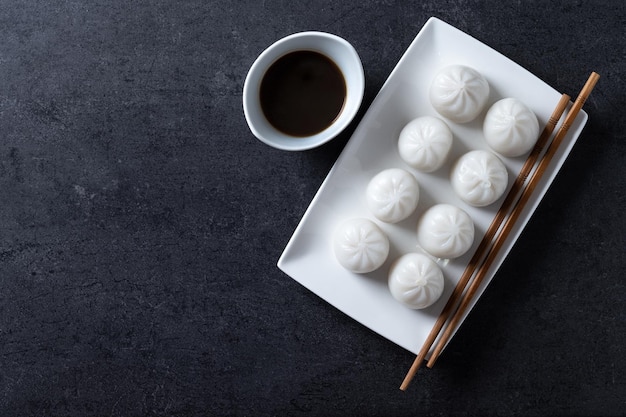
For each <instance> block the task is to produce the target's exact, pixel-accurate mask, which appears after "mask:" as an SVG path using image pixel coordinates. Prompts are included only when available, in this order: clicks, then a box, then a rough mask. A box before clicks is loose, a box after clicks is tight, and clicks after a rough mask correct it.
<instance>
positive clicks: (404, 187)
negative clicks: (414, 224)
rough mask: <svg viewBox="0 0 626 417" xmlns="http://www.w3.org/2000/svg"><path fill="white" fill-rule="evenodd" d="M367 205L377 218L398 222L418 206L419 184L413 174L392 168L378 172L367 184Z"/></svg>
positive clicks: (388, 221)
mask: <svg viewBox="0 0 626 417" xmlns="http://www.w3.org/2000/svg"><path fill="white" fill-rule="evenodd" d="M366 199H367V206H368V207H369V209H370V211H371V212H372V213H373V214H374V216H376V218H377V219H379V220H382V221H384V222H387V223H396V222H399V221H401V220H404V219H406V218H407V217H409V216H410V215H411V214H412V213H413V212H414V211H415V208H416V207H417V202H418V200H419V185H418V182H417V180H416V179H415V177H414V176H413V174H411V173H409V172H407V171H405V170H403V169H400V168H391V169H386V170H384V171H381V172H380V173H378V174H377V175H376V176H374V178H372V179H371V180H370V182H369V184H368V185H367V190H366Z"/></svg>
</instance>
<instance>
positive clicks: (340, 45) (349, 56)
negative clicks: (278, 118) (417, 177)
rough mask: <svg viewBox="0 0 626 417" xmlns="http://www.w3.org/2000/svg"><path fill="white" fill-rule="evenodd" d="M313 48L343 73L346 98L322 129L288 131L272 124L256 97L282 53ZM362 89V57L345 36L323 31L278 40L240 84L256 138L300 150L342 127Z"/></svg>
mask: <svg viewBox="0 0 626 417" xmlns="http://www.w3.org/2000/svg"><path fill="white" fill-rule="evenodd" d="M303 50H304V51H315V52H319V53H321V54H323V55H325V56H327V57H328V58H330V59H331V60H332V61H333V62H334V63H335V64H336V65H337V66H338V67H339V69H340V70H341V72H342V73H343V77H344V80H345V82H346V100H345V103H344V106H343V109H342V110H341V112H340V113H339V116H338V117H337V118H336V119H335V121H334V122H333V123H332V124H331V125H330V126H328V127H327V128H326V129H324V130H323V131H321V132H319V133H317V134H315V135H311V136H305V137H294V136H290V135H287V134H285V133H283V132H281V131H279V130H277V129H276V128H275V127H273V126H272V125H271V124H270V123H269V122H268V121H267V119H266V118H265V116H264V115H263V110H262V109H261V103H260V98H259V91H260V86H261V81H262V79H263V76H264V75H265V72H266V71H267V69H268V68H269V67H270V66H271V65H272V64H273V63H274V62H276V60H278V59H279V58H281V57H282V56H284V55H286V54H288V53H290V52H294V51H303ZM364 90H365V75H364V73H363V65H362V64H361V59H360V58H359V55H358V54H357V52H356V50H355V49H354V47H353V46H352V45H351V44H350V43H349V42H348V41H346V40H345V39H342V38H340V37H338V36H335V35H331V34H329V33H324V32H300V33H295V34H293V35H290V36H287V37H285V38H283V39H280V40H278V41H277V42H275V43H274V44H272V45H271V46H270V47H269V48H267V49H266V50H265V51H263V53H261V55H259V57H258V58H257V59H256V61H254V63H253V64H252V66H251V67H250V70H249V71H248V75H247V76H246V81H245V83H244V86H243V111H244V114H245V116H246V121H247V122H248V126H249V127H250V130H251V131H252V133H253V134H254V136H256V137H257V138H258V139H259V140H261V141H262V142H264V143H266V144H268V145H270V146H273V147H274V148H277V149H283V150H287V151H302V150H306V149H311V148H315V147H317V146H320V145H322V144H324V143H326V142H328V141H329V140H331V139H332V138H334V137H335V136H337V135H338V134H339V133H340V132H341V131H343V130H344V129H345V128H346V127H347V126H348V125H349V124H350V122H351V121H352V119H353V118H354V116H355V115H356V113H357V111H358V110H359V107H360V106H361V102H362V101H363V92H364Z"/></svg>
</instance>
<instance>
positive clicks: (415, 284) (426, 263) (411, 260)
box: [387, 253, 444, 309]
mask: <svg viewBox="0 0 626 417" xmlns="http://www.w3.org/2000/svg"><path fill="white" fill-rule="evenodd" d="M387 283H388V285H389V291H390V292H391V295H393V298H395V299H396V300H398V301H399V302H401V303H402V304H404V305H405V306H407V307H409V308H412V309H422V308H426V307H429V306H431V305H433V304H434V303H435V302H436V301H437V300H438V299H439V297H441V294H443V287H444V279H443V272H442V271H441V268H439V266H437V264H436V263H435V262H434V261H432V260H431V259H430V258H429V257H428V256H426V255H424V254H421V253H407V254H405V255H402V256H401V257H400V258H398V259H397V260H396V261H394V263H393V264H392V265H391V268H390V270H389V278H388V280H387Z"/></svg>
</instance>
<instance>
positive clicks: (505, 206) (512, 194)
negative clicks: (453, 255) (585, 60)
mask: <svg viewBox="0 0 626 417" xmlns="http://www.w3.org/2000/svg"><path fill="white" fill-rule="evenodd" d="M569 99H570V97H569V96H568V95H567V94H563V95H562V96H561V99H560V100H559V102H558V103H557V105H556V108H555V109H554V111H553V112H552V115H551V116H550V119H549V120H548V123H547V124H546V127H545V128H544V129H543V132H541V135H540V136H539V139H537V143H536V144H535V146H534V147H533V150H532V151H531V152H530V154H529V155H528V158H527V159H526V162H525V163H524V165H523V166H522V169H521V170H520V172H519V175H518V176H517V178H516V179H515V182H514V183H513V185H512V186H511V190H510V191H509V193H508V194H507V196H506V198H505V199H504V201H503V202H502V205H501V206H500V209H499V210H498V212H497V213H496V217H495V218H494V219H493V221H492V222H491V225H490V226H489V229H487V232H485V236H484V237H483V239H482V240H481V242H480V244H479V245H478V248H477V249H476V252H474V255H473V256H472V259H470V261H469V263H468V264H467V267H466V268H465V271H463V275H461V278H460V279H459V282H458V283H457V285H456V287H455V288H454V291H453V292H452V295H451V296H450V298H449V299H448V302H447V303H446V305H445V307H444V308H443V310H442V311H441V314H440V315H439V317H438V318H437V321H436V322H435V325H434V326H433V328H432V330H431V331H430V333H429V334H428V337H427V338H426V340H425V341H424V344H423V345H422V348H421V350H420V351H419V352H418V354H417V357H416V358H415V360H414V361H413V365H411V368H410V369H409V372H408V373H407V375H406V377H405V378H404V381H402V385H400V389H401V390H402V391H404V390H406V389H407V387H408V386H409V383H410V382H411V380H412V379H413V377H414V376H415V374H416V373H417V370H418V369H419V368H420V366H421V365H422V362H423V361H424V359H426V355H427V354H428V351H429V350H430V348H431V346H432V345H433V343H434V342H435V340H436V339H437V336H438V335H439V332H441V329H442V328H443V326H444V324H445V323H446V321H447V320H448V317H449V316H450V313H452V310H453V309H454V307H455V306H456V304H457V302H458V301H459V298H460V297H461V295H462V294H463V291H465V287H466V286H467V283H468V282H469V279H470V278H471V277H472V275H473V274H474V271H475V270H476V268H478V266H479V262H480V261H481V260H482V259H483V257H484V255H485V252H486V251H487V249H488V248H489V245H490V244H491V241H492V240H493V237H494V236H495V234H496V232H497V231H498V229H499V228H500V225H501V224H502V222H503V221H504V218H505V217H506V215H507V213H508V212H509V210H510V209H511V207H512V206H513V203H514V202H515V199H516V197H517V196H518V194H519V192H520V190H521V189H522V187H523V186H524V183H525V182H526V178H527V177H528V174H530V171H531V170H532V168H533V166H535V163H536V162H537V159H538V158H539V155H540V154H541V151H542V150H543V148H544V147H545V145H546V143H547V142H548V139H550V136H551V135H552V132H553V131H554V128H555V127H556V125H557V123H558V121H559V119H560V118H561V115H562V114H563V111H565V107H567V104H568V103H569Z"/></svg>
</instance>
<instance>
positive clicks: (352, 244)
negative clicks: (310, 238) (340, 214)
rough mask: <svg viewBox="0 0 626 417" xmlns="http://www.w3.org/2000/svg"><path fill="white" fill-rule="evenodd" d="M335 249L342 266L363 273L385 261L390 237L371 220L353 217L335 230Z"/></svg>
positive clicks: (370, 270) (376, 267)
mask: <svg viewBox="0 0 626 417" xmlns="http://www.w3.org/2000/svg"><path fill="white" fill-rule="evenodd" d="M333 250H334V252H335V257H336V258H337V261H339V263H340V264H341V266H343V267H344V268H346V269H348V270H349V271H352V272H356V273H359V274H363V273H366V272H372V271H374V270H375V269H378V268H380V266H381V265H382V264H384V263H385V261H386V260H387V256H388V255H389V239H388V238H387V235H386V234H385V232H383V231H382V230H381V229H380V228H379V227H378V226H377V225H376V224H375V223H374V222H372V221H371V220H368V219H361V218H358V219H351V220H348V221H346V222H344V223H343V224H341V225H340V226H339V228H337V230H336V231H335V235H334V239H333Z"/></svg>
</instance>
